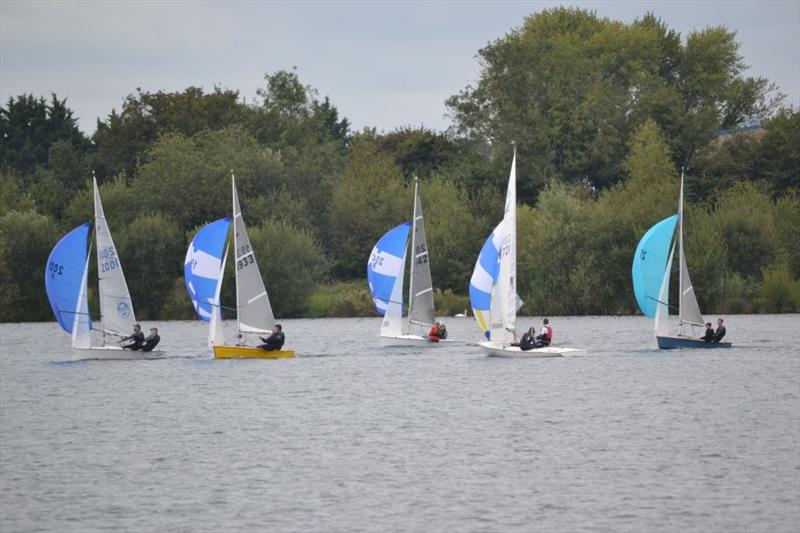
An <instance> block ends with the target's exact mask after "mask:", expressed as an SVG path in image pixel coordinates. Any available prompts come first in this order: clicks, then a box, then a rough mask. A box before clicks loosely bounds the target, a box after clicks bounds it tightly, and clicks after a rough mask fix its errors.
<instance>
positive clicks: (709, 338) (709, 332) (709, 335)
mask: <svg viewBox="0 0 800 533" xmlns="http://www.w3.org/2000/svg"><path fill="white" fill-rule="evenodd" d="M700 340H701V341H705V342H714V328H712V327H711V322H706V333H705V335H703V336H702V337H700Z"/></svg>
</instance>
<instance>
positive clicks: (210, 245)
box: [183, 217, 231, 322]
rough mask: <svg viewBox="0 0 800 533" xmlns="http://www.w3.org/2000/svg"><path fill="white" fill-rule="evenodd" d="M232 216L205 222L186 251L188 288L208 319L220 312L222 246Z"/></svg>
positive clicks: (197, 309) (200, 312)
mask: <svg viewBox="0 0 800 533" xmlns="http://www.w3.org/2000/svg"><path fill="white" fill-rule="evenodd" d="M230 225H231V217H225V218H221V219H219V220H216V221H214V222H211V223H210V224H206V225H205V226H203V227H202V228H201V229H200V231H198V232H197V235H195V236H194V239H192V242H191V243H190V244H189V249H188V250H187V251H186V260H185V261H184V264H183V275H184V280H185V282H186V291H187V292H188V293H189V298H190V299H191V300H192V306H193V307H194V310H195V312H196V313H197V316H198V317H199V318H200V319H201V320H203V321H204V322H209V321H210V320H211V319H212V317H214V316H215V315H219V316H221V312H220V301H219V287H220V286H221V285H222V275H223V272H224V268H223V265H224V261H223V257H224V255H223V250H224V249H225V241H226V239H227V238H228V229H229V228H230Z"/></svg>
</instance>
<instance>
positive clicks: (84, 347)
mask: <svg viewBox="0 0 800 533" xmlns="http://www.w3.org/2000/svg"><path fill="white" fill-rule="evenodd" d="M92 182H93V187H94V228H95V239H96V245H97V274H98V288H99V297H100V298H99V299H100V321H101V324H102V327H101V328H100V331H101V332H102V335H103V341H102V345H99V346H92V340H91V331H92V329H95V328H93V326H92V320H91V316H90V315H89V297H88V278H89V258H90V257H91V246H90V243H89V236H90V233H91V226H92V223H91V222H86V223H84V224H81V225H80V226H78V227H77V228H75V229H73V230H72V231H70V232H69V233H67V234H66V235H64V237H62V238H61V240H60V241H58V243H57V244H56V245H55V247H54V248H53V250H52V251H51V252H50V256H49V257H48V259H47V269H46V271H45V280H44V281H45V290H46V292H47V297H48V299H49V301H50V307H51V308H52V309H53V314H54V315H55V317H56V320H57V321H58V323H59V324H60V325H61V327H62V328H63V329H64V331H66V332H67V333H69V334H71V335H72V354H73V357H75V358H76V359H157V358H160V357H163V356H164V352H163V351H160V350H153V351H151V352H142V351H139V350H136V351H134V350H123V349H122V346H121V344H120V339H121V338H122V337H125V336H128V335H130V334H131V332H132V330H133V324H135V323H136V317H135V316H134V312H133V302H132V301H131V295H130V292H129V291H128V284H127V283H126V282H125V275H124V274H123V272H122V262H121V260H120V258H119V256H118V255H117V250H116V248H115V246H114V241H113V239H112V238H111V231H110V230H109V229H108V224H107V222H106V217H105V213H104V212H103V204H102V202H101V201H100V192H99V190H98V187H97V179H96V178H95V177H94V176H93V177H92ZM112 339H114V340H113V341H112Z"/></svg>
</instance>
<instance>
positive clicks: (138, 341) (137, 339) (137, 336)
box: [120, 324, 144, 350]
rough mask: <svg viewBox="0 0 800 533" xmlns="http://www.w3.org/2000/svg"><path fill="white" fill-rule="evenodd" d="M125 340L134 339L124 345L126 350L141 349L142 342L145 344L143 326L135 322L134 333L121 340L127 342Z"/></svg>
mask: <svg viewBox="0 0 800 533" xmlns="http://www.w3.org/2000/svg"><path fill="white" fill-rule="evenodd" d="M125 341H133V342H131V343H130V344H127V345H125V346H123V347H122V348H123V349H125V350H138V349H140V348H141V347H142V344H144V333H142V326H140V325H139V324H134V325H133V333H132V334H131V335H128V336H127V337H124V338H122V339H121V340H120V342H125Z"/></svg>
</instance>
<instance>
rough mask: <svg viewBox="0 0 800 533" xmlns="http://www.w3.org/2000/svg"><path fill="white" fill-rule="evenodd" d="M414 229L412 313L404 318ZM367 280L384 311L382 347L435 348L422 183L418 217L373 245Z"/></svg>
mask: <svg viewBox="0 0 800 533" xmlns="http://www.w3.org/2000/svg"><path fill="white" fill-rule="evenodd" d="M409 230H410V231H411V267H410V273H409V275H410V281H409V286H408V315H407V316H406V318H405V319H403V276H404V274H405V264H406V251H407V248H408V233H409ZM367 280H368V281H369V289H370V293H371V294H372V298H373V300H374V301H375V307H376V309H377V310H378V312H379V313H381V314H383V322H382V323H381V346H383V347H391V346H419V347H434V346H438V345H439V344H440V343H441V342H447V340H446V339H442V340H440V341H439V342H431V341H430V340H428V338H427V336H426V335H425V333H426V332H427V330H428V329H429V328H430V327H431V326H432V325H433V323H434V322H435V321H436V314H435V310H434V303H433V282H432V281H431V267H430V263H429V260H428V241H427V239H426V238H425V220H424V218H423V215H422V200H421V199H420V195H419V183H418V182H416V181H415V183H414V218H413V220H412V221H411V222H404V223H403V224H400V225H399V226H397V227H395V228H393V229H391V230H389V231H388V232H387V233H386V234H385V235H384V236H383V237H381V239H380V240H379V241H378V242H377V243H376V244H375V246H374V247H373V248H372V253H371V254H370V257H369V261H368V262H367Z"/></svg>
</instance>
